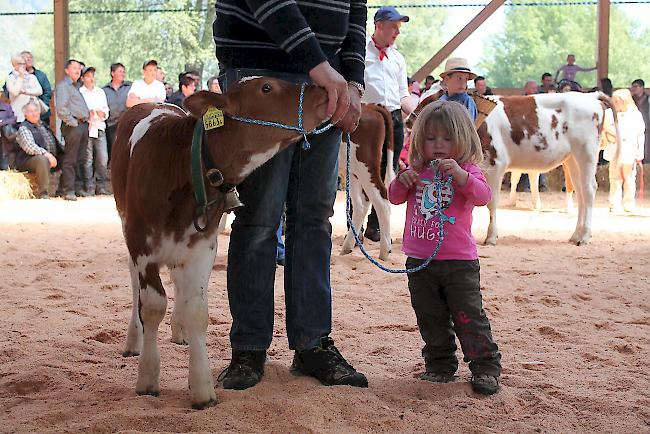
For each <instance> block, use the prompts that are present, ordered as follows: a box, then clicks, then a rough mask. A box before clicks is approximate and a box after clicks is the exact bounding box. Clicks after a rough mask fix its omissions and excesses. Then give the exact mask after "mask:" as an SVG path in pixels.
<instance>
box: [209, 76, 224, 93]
mask: <svg viewBox="0 0 650 434" xmlns="http://www.w3.org/2000/svg"><path fill="white" fill-rule="evenodd" d="M207 85H208V90H209V91H210V92H214V93H221V86H219V80H218V79H217V77H214V76H213V77H210V78H208V83H207Z"/></svg>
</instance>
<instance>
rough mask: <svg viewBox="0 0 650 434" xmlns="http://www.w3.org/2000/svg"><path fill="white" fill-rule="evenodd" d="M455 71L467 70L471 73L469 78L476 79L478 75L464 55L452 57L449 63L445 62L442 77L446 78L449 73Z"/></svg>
mask: <svg viewBox="0 0 650 434" xmlns="http://www.w3.org/2000/svg"><path fill="white" fill-rule="evenodd" d="M453 72H466V73H468V74H469V80H474V79H475V78H476V77H478V76H477V75H476V74H474V73H473V72H472V70H471V69H470V68H469V63H467V59H464V58H462V57H451V58H450V59H448V60H447V63H445V70H444V71H443V72H441V73H440V77H441V78H445V77H446V76H447V75H449V74H451V73H453Z"/></svg>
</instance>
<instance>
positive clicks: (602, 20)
mask: <svg viewBox="0 0 650 434" xmlns="http://www.w3.org/2000/svg"><path fill="white" fill-rule="evenodd" d="M610 7H611V6H610V0H598V36H597V38H598V46H597V47H596V61H597V62H598V70H597V74H596V86H598V87H600V80H601V79H603V78H606V77H607V75H608V74H609V12H610Z"/></svg>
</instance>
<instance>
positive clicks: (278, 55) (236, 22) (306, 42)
mask: <svg viewBox="0 0 650 434" xmlns="http://www.w3.org/2000/svg"><path fill="white" fill-rule="evenodd" d="M216 15H217V18H216V20H215V21H214V24H213V35H214V42H215V45H216V53H217V59H218V60H219V62H220V63H221V64H222V65H224V66H226V67H231V68H263V69H271V70H273V71H279V72H296V73H306V72H309V70H311V69H312V68H313V67H315V66H316V65H318V64H319V63H322V62H323V61H325V60H330V63H332V66H334V67H335V68H337V69H339V71H340V72H341V74H342V75H343V77H344V78H345V79H346V80H348V81H356V82H359V83H363V69H364V59H365V51H366V48H365V43H366V41H365V38H366V18H367V12H366V1H365V0H350V1H340V0H295V1H294V0H219V1H218V2H217V4H216ZM336 57H339V58H340V59H336ZM338 65H340V68H339V67H338Z"/></svg>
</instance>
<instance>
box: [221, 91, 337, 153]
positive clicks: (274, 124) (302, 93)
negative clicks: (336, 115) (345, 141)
mask: <svg viewBox="0 0 650 434" xmlns="http://www.w3.org/2000/svg"><path fill="white" fill-rule="evenodd" d="M306 85H307V83H302V84H301V85H300V99H299V100H298V125H287V124H282V123H279V122H270V121H262V120H259V119H252V118H244V117H240V116H230V118H231V119H234V120H236V121H239V122H246V123H248V124H256V125H264V126H267V127H277V128H282V129H285V130H293V131H298V132H299V133H301V134H302V137H303V139H304V140H303V142H302V149H304V150H305V151H307V150H309V148H310V147H311V145H310V144H309V141H308V140H307V134H320V133H323V132H325V131H327V130H329V129H330V128H332V127H333V126H334V125H333V124H331V123H328V124H327V125H325V126H324V127H322V128H314V129H313V130H312V131H305V128H304V127H303V126H302V112H303V109H302V102H303V100H304V99H305V86H306Z"/></svg>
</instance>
